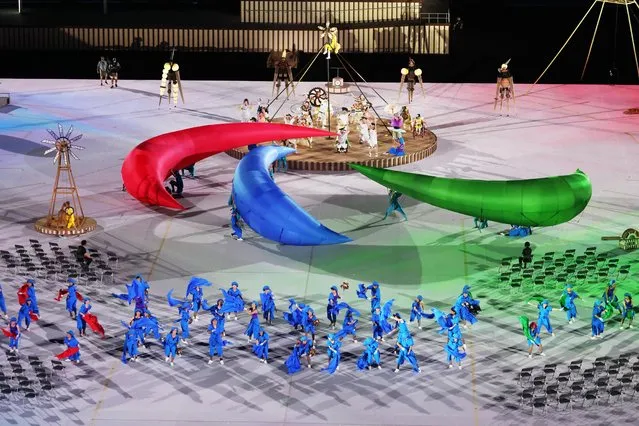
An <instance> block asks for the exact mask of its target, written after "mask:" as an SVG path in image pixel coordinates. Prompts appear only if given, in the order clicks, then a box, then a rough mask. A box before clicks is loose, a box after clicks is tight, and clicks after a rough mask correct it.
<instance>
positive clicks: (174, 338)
mask: <svg viewBox="0 0 639 426" xmlns="http://www.w3.org/2000/svg"><path fill="white" fill-rule="evenodd" d="M179 343H180V336H179V335H178V329H177V328H176V327H173V328H171V331H170V332H169V334H167V335H166V337H165V338H164V355H165V357H166V358H165V362H169V363H171V367H173V362H174V361H175V356H176V355H177V353H178V349H179V347H178V345H179Z"/></svg>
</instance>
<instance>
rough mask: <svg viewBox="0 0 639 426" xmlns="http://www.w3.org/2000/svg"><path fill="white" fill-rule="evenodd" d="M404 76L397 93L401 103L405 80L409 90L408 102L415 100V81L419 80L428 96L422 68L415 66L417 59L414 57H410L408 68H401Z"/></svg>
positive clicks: (424, 93) (423, 92)
mask: <svg viewBox="0 0 639 426" xmlns="http://www.w3.org/2000/svg"><path fill="white" fill-rule="evenodd" d="M401 74H402V78H401V80H400V81H399V92H398V93H397V103H399V98H400V96H401V95H402V88H403V87H404V82H406V90H407V91H408V103H409V104H410V103H412V102H413V94H414V93H415V82H416V81H417V82H419V86H420V87H421V88H422V94H423V95H424V96H426V91H425V90H424V81H423V80H422V70H421V68H415V60H414V59H413V58H408V68H402V69H401Z"/></svg>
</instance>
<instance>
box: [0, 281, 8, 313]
mask: <svg viewBox="0 0 639 426" xmlns="http://www.w3.org/2000/svg"><path fill="white" fill-rule="evenodd" d="M0 312H2V315H3V316H4V317H5V318H9V316H8V315H7V303H6V302H5V300H4V293H3V292H2V284H0Z"/></svg>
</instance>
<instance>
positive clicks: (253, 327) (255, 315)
mask: <svg viewBox="0 0 639 426" xmlns="http://www.w3.org/2000/svg"><path fill="white" fill-rule="evenodd" d="M246 312H248V314H249V315H250V317H251V320H250V321H249V324H248V326H247V327H246V331H245V332H244V334H246V335H247V336H248V342H250V341H251V340H256V339H257V333H259V331H260V313H259V311H258V310H257V302H251V303H250V304H249V306H248V307H247V308H246Z"/></svg>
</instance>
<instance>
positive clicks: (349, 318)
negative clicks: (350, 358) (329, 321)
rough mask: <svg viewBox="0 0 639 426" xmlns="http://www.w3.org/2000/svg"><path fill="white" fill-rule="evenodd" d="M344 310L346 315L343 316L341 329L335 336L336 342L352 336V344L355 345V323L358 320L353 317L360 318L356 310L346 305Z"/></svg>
mask: <svg viewBox="0 0 639 426" xmlns="http://www.w3.org/2000/svg"><path fill="white" fill-rule="evenodd" d="M346 308H347V310H346V315H345V316H344V321H343V322H342V329H341V330H340V331H338V332H337V334H335V337H336V338H337V339H338V340H342V339H343V338H344V337H346V336H348V335H352V336H353V342H354V343H357V323H358V322H359V320H357V319H356V318H355V317H356V316H360V313H359V311H358V310H356V309H354V308H351V307H350V306H348V305H346Z"/></svg>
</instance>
